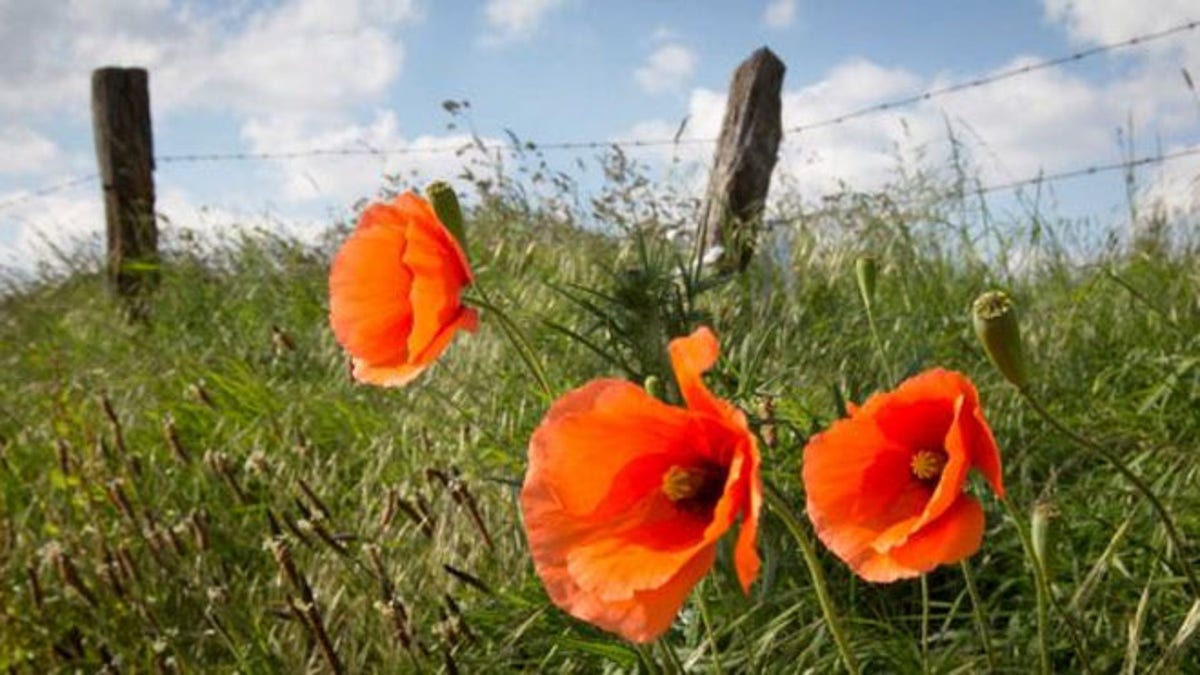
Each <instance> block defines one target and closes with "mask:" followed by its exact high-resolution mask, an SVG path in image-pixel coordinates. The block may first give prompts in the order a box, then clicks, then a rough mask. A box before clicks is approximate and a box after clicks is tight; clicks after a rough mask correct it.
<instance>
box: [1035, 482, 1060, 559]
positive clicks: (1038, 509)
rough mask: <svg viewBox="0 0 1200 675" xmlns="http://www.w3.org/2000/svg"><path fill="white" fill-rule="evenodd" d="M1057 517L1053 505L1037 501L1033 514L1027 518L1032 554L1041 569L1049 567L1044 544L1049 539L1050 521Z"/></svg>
mask: <svg viewBox="0 0 1200 675" xmlns="http://www.w3.org/2000/svg"><path fill="white" fill-rule="evenodd" d="M1057 516H1058V509H1057V508H1055V506H1054V504H1053V503H1051V502H1049V501H1046V500H1044V499H1039V500H1038V501H1037V502H1036V503H1035V504H1034V505H1033V514H1032V515H1031V516H1030V518H1029V538H1030V543H1031V544H1033V554H1034V555H1035V556H1037V559H1038V561H1039V562H1040V563H1041V565H1042V567H1043V568H1047V567H1049V566H1050V560H1049V558H1048V557H1047V556H1048V555H1049V550H1048V549H1047V548H1046V544H1047V541H1048V539H1049V532H1050V521H1051V520H1052V519H1054V518H1055V517H1057Z"/></svg>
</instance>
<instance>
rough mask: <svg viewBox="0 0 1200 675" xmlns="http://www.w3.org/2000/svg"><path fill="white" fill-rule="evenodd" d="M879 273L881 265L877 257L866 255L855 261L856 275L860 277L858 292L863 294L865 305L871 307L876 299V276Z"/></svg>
mask: <svg viewBox="0 0 1200 675" xmlns="http://www.w3.org/2000/svg"><path fill="white" fill-rule="evenodd" d="M878 274H879V266H878V265H877V264H876V263H875V258H873V257H871V256H869V255H864V256H859V257H858V259H856V260H855V261H854V275H855V276H856V277H858V293H859V295H861V296H862V301H863V306H864V307H867V308H870V307H871V301H872V300H874V299H875V277H876V276H877V275H878Z"/></svg>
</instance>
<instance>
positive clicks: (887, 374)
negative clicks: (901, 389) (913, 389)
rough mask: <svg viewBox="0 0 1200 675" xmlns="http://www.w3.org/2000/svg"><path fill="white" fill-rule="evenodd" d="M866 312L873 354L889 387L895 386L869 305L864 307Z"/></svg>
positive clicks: (894, 379) (889, 363)
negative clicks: (877, 356) (873, 345)
mask: <svg viewBox="0 0 1200 675" xmlns="http://www.w3.org/2000/svg"><path fill="white" fill-rule="evenodd" d="M865 307H866V310H867V325H868V326H870V327H871V339H872V340H873V341H874V342H875V353H876V354H878V355H879V363H880V365H881V366H882V367H883V375H884V377H886V378H887V384H888V386H889V387H891V386H893V385H895V384H896V376H895V374H894V373H893V372H892V364H891V361H889V360H888V355H887V350H885V349H884V347H883V340H881V339H879V329H878V328H876V327H875V312H873V311H871V305H870V304H866V305H865Z"/></svg>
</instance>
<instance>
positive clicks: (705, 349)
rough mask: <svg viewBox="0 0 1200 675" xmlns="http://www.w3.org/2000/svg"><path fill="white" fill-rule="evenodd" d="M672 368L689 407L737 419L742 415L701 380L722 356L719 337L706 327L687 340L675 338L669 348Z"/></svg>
mask: <svg viewBox="0 0 1200 675" xmlns="http://www.w3.org/2000/svg"><path fill="white" fill-rule="evenodd" d="M668 351H669V352H670V355H671V368H672V369H673V370H674V371H675V380H676V381H677V382H678V383H679V393H681V394H682V395H683V400H684V401H685V402H686V403H687V406H688V408H690V409H692V410H698V411H701V412H706V413H708V414H710V415H714V416H717V417H737V416H741V413H740V412H738V411H736V410H735V409H734V408H733V406H731V405H729V404H728V403H726V402H724V401H722V400H720V399H719V398H717V397H716V396H713V394H712V392H710V391H709V390H708V387H707V386H705V385H704V379H703V378H702V377H701V375H703V374H704V373H705V372H706V371H707V370H708V369H709V368H712V367H713V364H715V363H716V362H717V357H718V356H719V355H720V345H719V344H718V343H717V336H716V335H713V332H712V331H711V330H709V328H708V327H707V326H701V327H700V328H697V329H696V330H695V331H694V332H693V333H692V334H691V335H689V336H687V337H681V338H675V339H674V340H671V344H670V345H669V346H668Z"/></svg>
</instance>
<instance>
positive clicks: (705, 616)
mask: <svg viewBox="0 0 1200 675" xmlns="http://www.w3.org/2000/svg"><path fill="white" fill-rule="evenodd" d="M708 584H709V581H708V579H705V580H704V581H703V582H701V586H700V588H699V589H697V593H696V605H697V606H698V607H699V608H700V620H701V621H703V622H704V632H705V633H706V634H707V637H708V646H709V649H710V650H711V652H712V666H713V672H714V673H716V674H717V675H724V673H725V669H724V668H722V667H721V655H720V653H719V652H720V650H719V649H718V648H717V636H716V634H715V633H714V632H713V627H712V618H711V617H710V616H709V612H708V601H706V600H705V599H704V592H705V591H706V590H707V586H708Z"/></svg>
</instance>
